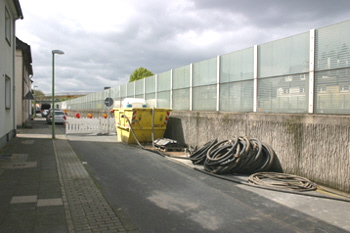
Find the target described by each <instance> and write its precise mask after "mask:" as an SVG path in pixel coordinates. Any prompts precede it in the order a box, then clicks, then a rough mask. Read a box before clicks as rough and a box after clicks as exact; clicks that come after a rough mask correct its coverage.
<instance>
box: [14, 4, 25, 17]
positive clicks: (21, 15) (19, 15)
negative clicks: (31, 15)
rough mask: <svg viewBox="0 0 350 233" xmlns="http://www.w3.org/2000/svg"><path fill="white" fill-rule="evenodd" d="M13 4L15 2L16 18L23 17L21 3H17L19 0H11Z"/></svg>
mask: <svg viewBox="0 0 350 233" xmlns="http://www.w3.org/2000/svg"><path fill="white" fill-rule="evenodd" d="M13 4H15V8H16V12H17V19H23V13H22V9H21V4H20V3H19V0H13Z"/></svg>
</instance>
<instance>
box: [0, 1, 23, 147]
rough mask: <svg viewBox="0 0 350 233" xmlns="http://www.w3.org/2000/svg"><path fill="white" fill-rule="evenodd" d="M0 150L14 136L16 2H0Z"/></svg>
mask: <svg viewBox="0 0 350 233" xmlns="http://www.w3.org/2000/svg"><path fill="white" fill-rule="evenodd" d="M0 16H1V17H0V148H1V147H3V146H4V145H5V143H6V142H7V141H9V140H10V139H11V138H13V137H14V136H15V135H16V119H15V118H16V110H15V90H16V88H15V54H16V36H15V31H16V20H17V19H23V15H22V10H21V6H20V4H19V1H18V0H0Z"/></svg>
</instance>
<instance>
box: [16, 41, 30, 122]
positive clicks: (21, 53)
mask: <svg viewBox="0 0 350 233" xmlns="http://www.w3.org/2000/svg"><path fill="white" fill-rule="evenodd" d="M15 67H16V72H15V77H16V78H15V79H16V81H15V85H16V93H15V95H16V98H15V105H16V126H17V128H20V127H23V126H25V124H26V122H27V121H28V120H29V119H30V118H31V116H32V115H33V112H32V100H34V97H33V95H32V82H33V81H32V80H31V77H32V76H33V68H32V55H31V50H30V46H29V45H28V44H26V43H24V42H23V41H21V40H20V39H18V38H16V62H15Z"/></svg>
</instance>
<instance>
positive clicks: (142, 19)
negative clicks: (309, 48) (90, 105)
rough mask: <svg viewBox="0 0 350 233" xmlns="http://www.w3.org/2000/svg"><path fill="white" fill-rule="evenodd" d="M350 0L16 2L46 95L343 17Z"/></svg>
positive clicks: (113, 82)
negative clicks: (53, 79) (54, 80)
mask: <svg viewBox="0 0 350 233" xmlns="http://www.w3.org/2000/svg"><path fill="white" fill-rule="evenodd" d="M349 5H350V2H349V1H348V0H338V1H337V4H334V3H332V2H329V1H325V0H318V1H316V0H311V1H301V0H295V1H289V2H288V1H279V0H266V1H253V0H246V1H238V0H216V1H211V0H177V1H170V2H169V1H162V0H148V1H136V0H130V1H123V0H101V1H99V2H98V3H96V1H92V0H74V1H71V0H52V1H45V0H31V1H21V7H22V11H23V14H24V20H20V21H17V36H18V37H19V38H20V39H21V40H22V41H24V42H26V43H28V44H29V45H30V46H31V49H32V57H33V69H34V76H33V80H34V84H33V85H36V86H38V89H40V90H42V91H43V92H44V93H46V94H50V93H51V66H52V64H51V59H52V58H51V57H52V55H51V51H52V50H54V49H60V50H63V51H64V52H65V54H64V55H62V56H59V55H56V57H55V58H56V59H55V67H56V76H57V83H56V92H67V91H68V92H74V91H100V90H102V89H103V88H104V87H105V86H117V85H121V84H124V83H126V82H128V80H129V75H130V74H131V73H132V72H133V71H134V70H135V69H137V68H139V67H140V66H142V67H145V68H147V69H149V70H151V71H152V72H153V73H161V72H164V71H168V70H170V69H172V68H177V67H181V66H184V65H188V64H190V63H194V62H198V61H202V60H205V59H209V58H212V57H215V56H217V55H220V54H226V53H229V52H233V51H237V50H241V49H244V48H247V47H251V46H253V45H255V44H261V43H265V42H268V41H271V40H275V39H280V38H283V37H287V36H291V35H295V34H299V33H302V32H305V31H308V30H309V29H312V28H317V27H322V26H326V25H329V24H333V23H336V22H340V21H343V20H346V19H347V17H348V9H349Z"/></svg>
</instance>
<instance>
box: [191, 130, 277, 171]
mask: <svg viewBox="0 0 350 233" xmlns="http://www.w3.org/2000/svg"><path fill="white" fill-rule="evenodd" d="M199 151H200V152H201V153H199ZM204 151H206V156H205V159H204V169H205V170H206V171H208V172H211V173H215V174H227V173H240V174H251V173H255V172H261V171H268V170H269V169H270V168H271V166H272V164H273V162H274V158H275V152H274V151H273V149H272V148H271V147H270V146H269V145H267V144H265V143H262V142H261V141H259V140H258V139H248V138H247V137H237V136H235V137H234V138H233V139H230V140H224V141H220V142H217V141H216V140H214V141H211V142H209V143H207V144H206V147H204V146H203V147H202V148H201V149H200V150H198V153H197V151H196V152H195V153H194V154H193V155H195V156H193V155H192V156H191V157H195V158H201V159H200V160H199V159H198V161H201V162H202V160H203V152H204ZM199 154H200V156H199ZM191 157H190V158H191ZM198 161H197V160H196V161H194V160H192V162H193V163H194V164H199V163H196V162H198Z"/></svg>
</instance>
